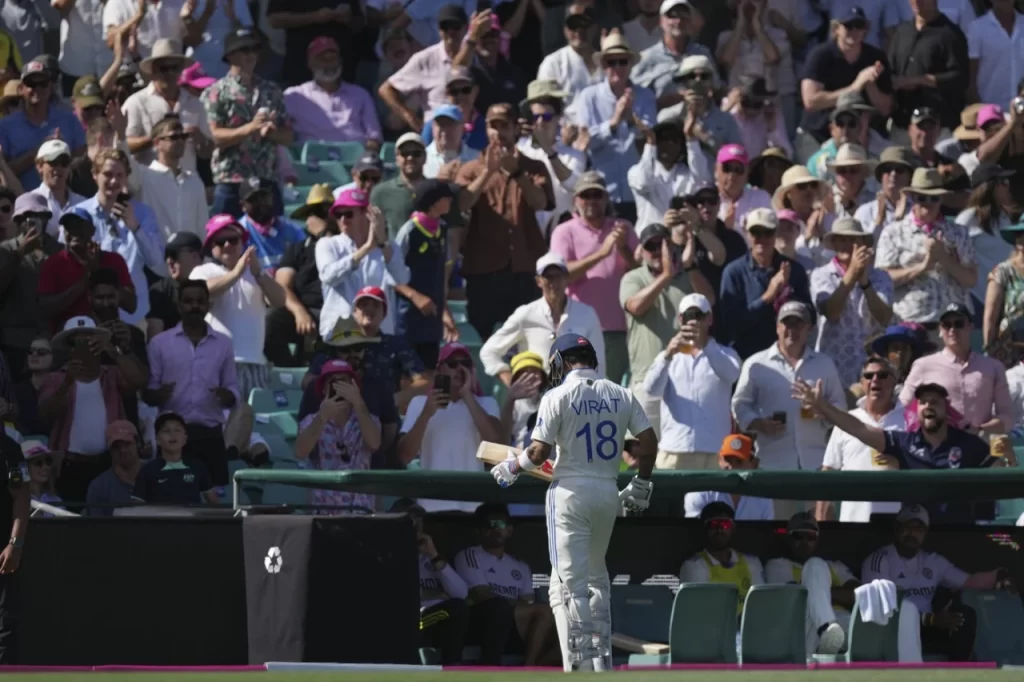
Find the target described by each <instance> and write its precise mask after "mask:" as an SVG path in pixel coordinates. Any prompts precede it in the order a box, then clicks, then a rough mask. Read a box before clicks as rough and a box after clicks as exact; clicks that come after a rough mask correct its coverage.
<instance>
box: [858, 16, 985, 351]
mask: <svg viewBox="0 0 1024 682" xmlns="http://www.w3.org/2000/svg"><path fill="white" fill-rule="evenodd" d="M922 1H923V2H926V1H931V0H922ZM943 182H944V181H943V178H942V176H941V175H940V174H939V171H937V170H931V169H927V168H918V169H917V170H915V171H914V175H913V178H912V179H911V181H910V185H909V186H907V187H904V188H903V193H904V194H905V195H910V198H911V199H912V200H913V202H914V203H913V207H912V208H911V209H910V213H909V215H907V216H906V217H905V218H903V219H902V220H900V221H898V222H895V223H893V224H892V225H890V226H889V227H888V228H887V229H885V230H883V231H882V235H881V237H879V239H878V250H877V253H876V257H875V267H877V268H879V269H881V270H885V271H886V272H888V273H889V276H890V277H892V283H893V286H894V287H895V293H894V297H893V305H892V308H893V312H894V313H895V314H896V315H897V316H898V317H899V319H901V320H903V321H905V322H918V323H921V324H925V325H926V326H928V327H929V329H931V330H933V331H934V330H935V329H937V327H938V321H939V316H940V315H941V311H942V310H944V309H945V308H946V307H947V306H948V305H950V304H952V303H963V304H967V303H968V301H969V295H970V294H969V292H970V289H971V287H973V286H974V283H975V281H976V280H977V277H978V269H977V265H976V264H975V262H974V259H975V256H974V247H973V246H971V241H970V239H969V237H968V236H967V230H965V229H964V228H962V227H960V226H959V225H956V224H955V223H949V222H947V221H946V220H945V219H944V218H943V217H942V213H941V202H942V197H944V196H945V195H947V194H948V193H949V192H948V190H946V189H945V188H944V187H943Z"/></svg>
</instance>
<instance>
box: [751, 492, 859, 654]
mask: <svg viewBox="0 0 1024 682" xmlns="http://www.w3.org/2000/svg"><path fill="white" fill-rule="evenodd" d="M820 533H821V529H820V527H819V526H818V522H817V521H815V520H814V516H812V515H811V514H809V513H807V512H802V513H800V514H794V515H793V517H792V518H790V519H789V522H788V523H787V524H786V543H785V548H786V556H784V557H776V558H774V559H771V560H769V561H768V563H767V564H765V567H764V573H765V579H766V581H767V582H768V584H769V585H771V584H797V585H803V586H804V588H805V589H806V590H807V620H806V640H805V642H806V647H807V651H808V652H812V651H813V652H816V653H819V654H826V655H833V654H837V653H839V651H840V650H841V649H842V648H843V646H844V645H845V643H846V630H847V629H848V628H849V626H848V625H846V624H847V623H849V622H850V614H851V613H852V612H853V609H854V602H855V600H856V597H855V595H854V590H855V589H857V588H858V587H860V581H859V580H857V579H856V578H855V577H854V576H853V573H852V572H851V571H850V569H849V568H847V566H846V564H844V563H843V562H841V561H827V560H825V559H821V558H819V557H817V556H815V553H816V552H817V550H818V536H819V535H820Z"/></svg>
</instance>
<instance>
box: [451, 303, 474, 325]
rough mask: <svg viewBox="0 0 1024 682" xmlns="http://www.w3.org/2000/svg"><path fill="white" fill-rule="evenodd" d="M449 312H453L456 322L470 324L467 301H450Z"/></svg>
mask: <svg viewBox="0 0 1024 682" xmlns="http://www.w3.org/2000/svg"><path fill="white" fill-rule="evenodd" d="M448 312H449V313H451V316H452V319H453V320H454V321H455V324H469V318H468V317H466V302H465V301H448Z"/></svg>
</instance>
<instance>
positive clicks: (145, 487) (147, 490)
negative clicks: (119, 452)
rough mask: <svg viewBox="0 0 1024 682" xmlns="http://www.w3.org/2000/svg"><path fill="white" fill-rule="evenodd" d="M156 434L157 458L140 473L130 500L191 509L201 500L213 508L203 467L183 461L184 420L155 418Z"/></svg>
mask: <svg viewBox="0 0 1024 682" xmlns="http://www.w3.org/2000/svg"><path fill="white" fill-rule="evenodd" d="M155 430H156V444H157V455H156V457H155V458H154V459H151V460H149V461H148V462H146V463H145V464H143V465H142V467H141V468H140V469H139V473H138V476H137V477H136V479H135V490H134V491H133V492H132V497H133V498H135V499H137V500H142V501H143V502H148V503H149V504H172V505H179V504H184V505H194V504H196V503H197V502H199V501H200V500H201V499H202V500H206V502H207V503H208V504H216V503H217V502H218V500H219V498H218V497H217V490H216V489H215V488H214V486H213V481H212V480H210V472H209V471H208V470H207V468H206V465H204V464H203V463H202V461H200V460H198V459H188V460H183V459H182V457H183V455H184V451H185V444H186V443H187V442H188V434H187V431H186V426H185V420H184V418H183V417H182V416H181V415H180V414H177V413H175V412H164V413H163V414H161V415H160V416H159V417H157V418H156V425H155ZM115 437H117V434H112V435H110V436H108V439H112V438H115ZM113 445H114V441H111V447H113Z"/></svg>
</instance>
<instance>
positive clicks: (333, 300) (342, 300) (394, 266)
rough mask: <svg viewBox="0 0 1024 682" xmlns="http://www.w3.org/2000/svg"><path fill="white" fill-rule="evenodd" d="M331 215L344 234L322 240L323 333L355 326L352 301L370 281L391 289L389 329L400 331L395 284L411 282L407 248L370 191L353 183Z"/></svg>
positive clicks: (318, 257) (319, 257)
mask: <svg viewBox="0 0 1024 682" xmlns="http://www.w3.org/2000/svg"><path fill="white" fill-rule="evenodd" d="M382 186H383V185H382ZM410 213H411V211H410ZM330 215H331V217H332V218H333V219H334V220H336V221H337V222H338V228H339V232H340V234H337V235H334V236H332V237H327V238H325V239H321V240H319V241H317V244H316V268H317V272H318V273H319V275H320V282H321V284H322V285H323V292H324V305H323V308H322V309H321V311H320V336H321V337H322V338H324V339H329V338H331V336H333V335H334V334H335V333H337V332H340V331H344V330H346V329H352V328H353V327H354V326H355V325H354V323H353V322H352V304H351V301H353V300H354V299H355V294H356V292H357V291H359V290H360V289H362V288H363V287H367V286H375V287H380V288H381V289H382V290H383V291H384V292H385V295H386V296H387V298H388V304H389V305H388V316H387V317H386V318H385V320H384V325H383V331H384V333H385V334H392V333H394V331H395V318H396V316H397V312H396V310H395V308H396V305H395V287H396V286H397V285H401V284H407V283H408V282H409V277H410V274H409V268H408V267H407V266H406V265H405V258H404V256H403V254H402V251H401V249H399V248H398V246H397V245H396V244H395V243H394V242H393V241H391V240H389V239H388V238H387V232H386V230H385V224H384V214H383V213H382V212H381V210H380V209H378V208H377V207H376V206H370V205H369V201H368V200H367V198H366V194H365V193H364V192H361V191H359V190H354V189H353V190H347V191H345V192H342V193H341V195H340V196H339V197H338V198H337V199H335V200H334V205H333V206H331V212H330ZM406 219H408V215H406ZM403 224H404V222H403Z"/></svg>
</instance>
